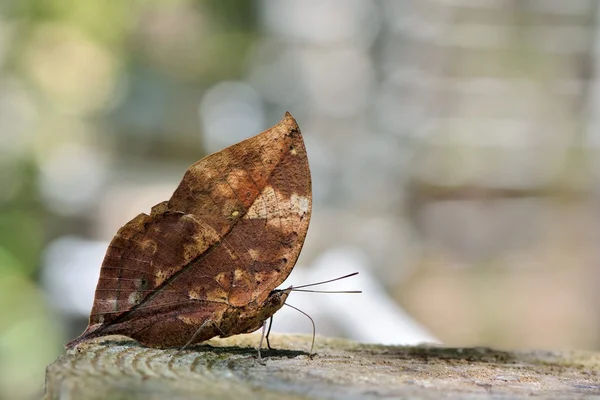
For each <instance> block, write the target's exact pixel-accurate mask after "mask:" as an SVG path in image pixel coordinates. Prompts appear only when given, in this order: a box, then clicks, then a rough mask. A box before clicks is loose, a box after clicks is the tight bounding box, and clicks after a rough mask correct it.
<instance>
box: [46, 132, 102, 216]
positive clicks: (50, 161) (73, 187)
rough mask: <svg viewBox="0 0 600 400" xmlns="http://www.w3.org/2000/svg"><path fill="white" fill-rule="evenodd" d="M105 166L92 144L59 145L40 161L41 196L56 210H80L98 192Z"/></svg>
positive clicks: (60, 211) (66, 212) (71, 211)
mask: <svg viewBox="0 0 600 400" xmlns="http://www.w3.org/2000/svg"><path fill="white" fill-rule="evenodd" d="M106 168H107V166H106V161H105V160H104V159H103V158H102V157H101V156H100V154H98V153H97V152H96V151H95V150H94V149H93V148H91V147H89V146H84V145H81V144H77V143H65V144H63V145H60V146H58V147H57V148H56V149H55V150H54V151H52V152H51V153H50V154H49V155H48V157H45V158H44V159H42V161H41V163H40V170H41V174H40V181H39V185H40V190H41V193H42V196H43V198H44V200H45V201H46V203H47V205H48V206H49V207H50V208H51V209H52V210H53V211H55V212H57V213H59V214H63V215H73V214H77V213H79V212H82V211H84V210H85V209H86V207H87V206H89V204H90V203H91V202H92V201H93V200H94V199H95V197H96V196H97V195H98V193H99V192H100V189H101V188H102V185H103V182H104V179H105V177H106Z"/></svg>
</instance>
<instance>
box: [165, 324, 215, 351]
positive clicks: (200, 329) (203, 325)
mask: <svg viewBox="0 0 600 400" xmlns="http://www.w3.org/2000/svg"><path fill="white" fill-rule="evenodd" d="M210 324H212V325H213V326H215V327H216V328H217V329H219V327H218V326H217V325H216V324H215V322H214V321H213V320H212V319H207V320H206V321H204V322H203V323H202V325H200V327H199V328H198V329H196V332H195V333H194V334H193V335H192V337H191V338H190V340H188V341H187V343H186V344H184V345H183V347H182V348H181V349H179V350H177V353H175V354H179V353H181V352H182V351H184V350H185V349H186V348H187V347H188V346H189V345H190V344H192V343H193V342H194V339H196V337H197V336H198V334H199V333H200V332H202V330H203V329H204V328H206V327H207V326H208V325H210Z"/></svg>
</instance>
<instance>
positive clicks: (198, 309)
mask: <svg viewBox="0 0 600 400" xmlns="http://www.w3.org/2000/svg"><path fill="white" fill-rule="evenodd" d="M311 208H312V192H311V178H310V170H309V166H308V158H307V155H306V148H305V146H304V141H303V139H302V134H301V132H300V129H299V128H298V125H297V123H296V121H295V120H294V118H293V117H292V116H291V114H290V113H286V114H285V116H284V117H283V119H282V120H281V121H280V122H279V123H278V124H277V125H275V126H273V127H272V128H270V129H268V130H266V131H264V132H262V133H260V134H258V135H257V136H254V137H252V138H249V139H246V140H244V141H242V142H240V143H237V144H235V145H233V146H230V147H228V148H226V149H224V150H221V151H219V152H217V153H214V154H211V155H209V156H207V157H205V158H203V159H202V160H200V161H198V162H196V163H195V164H193V165H192V166H191V167H190V168H189V169H188V170H187V171H186V173H185V175H184V177H183V179H182V181H181V183H180V184H179V186H178V187H177V189H176V190H175V192H174V193H173V195H172V197H171V199H169V200H168V201H164V202H162V203H159V204H157V205H155V206H154V207H152V210H151V213H150V215H147V214H139V215H138V216H137V217H135V218H134V219H132V220H131V221H129V222H128V223H127V224H125V225H124V226H123V227H122V228H121V229H119V231H118V232H117V234H116V235H115V237H114V238H113V239H112V241H111V242H110V245H109V247H108V250H107V252H106V255H105V257H104V261H103V262H102V267H101V270H100V278H99V279H98V284H97V287H96V293H95V297H94V304H93V307H92V311H91V313H90V319H89V324H88V327H87V329H86V330H85V331H84V332H83V333H82V334H81V335H80V336H79V337H77V338H76V339H74V340H72V341H70V342H69V343H67V344H66V347H67V348H73V347H74V346H76V345H77V344H79V343H81V342H82V341H85V340H88V339H92V338H97V337H100V336H105V335H114V334H119V335H124V336H128V337H130V338H132V339H135V340H136V341H138V342H140V343H141V344H142V345H145V346H148V347H156V348H170V347H175V348H180V349H183V348H186V347H187V346H189V345H192V344H195V343H200V342H203V341H205V340H208V339H210V338H213V337H215V336H219V337H228V336H232V335H237V334H242V333H250V332H253V331H256V330H258V329H259V328H261V327H263V336H264V327H265V323H266V321H267V320H268V319H269V318H271V317H272V316H273V314H274V313H275V312H276V311H277V310H279V309H280V308H281V307H282V306H283V305H284V304H285V301H286V299H287V297H288V296H289V294H290V293H291V292H292V291H294V290H297V291H303V290H306V289H302V288H304V287H307V286H310V285H304V286H298V287H296V288H294V287H288V288H286V289H275V288H276V287H277V286H279V285H280V284H281V283H282V282H283V281H284V280H285V279H286V278H287V276H288V275H289V274H290V272H291V270H292V268H293V267H294V265H295V263H296V260H297V259H298V256H299V254H300V251H301V249H302V245H303V243H304V239H305V237H306V233H307V230H308V225H309V221H310V215H311ZM351 275H354V274H351ZM351 275H349V276H351ZM338 279H341V278H338ZM327 282H328V281H327ZM324 283H326V282H324ZM346 293H352V292H350V291H348V292H346ZM313 326H314V324H313ZM313 331H314V330H313ZM267 344H268V333H267ZM313 344H314V335H313ZM261 346H262V338H261V343H260V345H259V357H260V347H261ZM269 347H270V346H269ZM311 353H312V348H311Z"/></svg>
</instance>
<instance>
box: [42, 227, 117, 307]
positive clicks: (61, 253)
mask: <svg viewBox="0 0 600 400" xmlns="http://www.w3.org/2000/svg"><path fill="white" fill-rule="evenodd" d="M107 246H108V243H107V242H97V241H90V240H85V239H82V238H79V237H75V236H63V237H60V238H58V239H56V240H54V241H53V242H51V243H50V244H49V245H48V247H47V248H46V250H45V251H44V256H43V268H42V272H41V274H42V276H41V279H42V283H43V285H44V287H45V288H46V292H47V293H48V296H49V298H50V301H51V303H52V305H53V306H54V307H56V308H58V309H60V310H61V311H63V312H64V313H66V314H72V315H78V316H79V315H88V314H89V312H90V310H91V309H92V305H93V302H94V290H95V288H96V283H97V282H98V278H99V277H100V265H101V264H102V259H103V258H104V253H105V252H106V248H107Z"/></svg>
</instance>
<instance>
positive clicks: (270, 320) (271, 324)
mask: <svg viewBox="0 0 600 400" xmlns="http://www.w3.org/2000/svg"><path fill="white" fill-rule="evenodd" d="M265 322H266V321H265ZM272 326H273V316H272V315H271V318H269V330H268V331H267V336H266V339H267V347H268V348H269V350H273V348H272V347H271V343H269V334H270V333H271V327H272Z"/></svg>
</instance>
